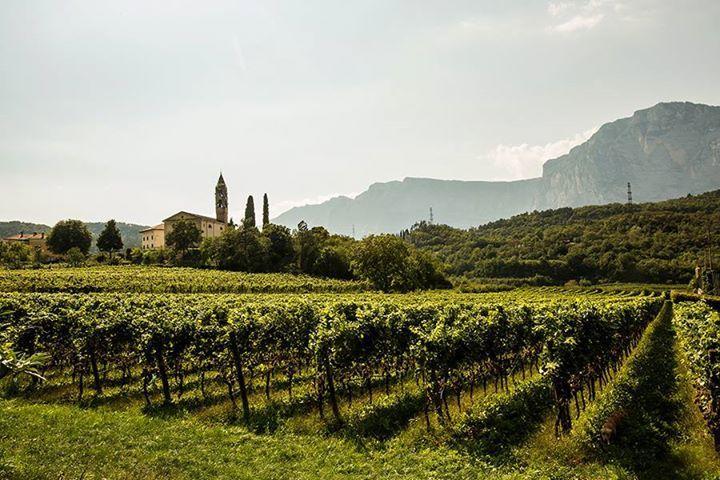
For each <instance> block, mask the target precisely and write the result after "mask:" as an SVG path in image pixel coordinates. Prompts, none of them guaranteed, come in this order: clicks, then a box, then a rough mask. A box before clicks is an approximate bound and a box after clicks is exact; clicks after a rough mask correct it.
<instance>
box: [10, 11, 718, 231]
mask: <svg viewBox="0 0 720 480" xmlns="http://www.w3.org/2000/svg"><path fill="white" fill-rule="evenodd" d="M719 19H720V1H718V0H684V1H666V0H655V1H652V0H623V1H619V0H618V1H616V0H589V1H588V0H583V1H572V0H570V1H556V2H547V1H517V2H512V1H502V2H500V1H478V0H472V1H470V0H469V1H450V0H444V1H437V0H436V1H425V0H423V1H420V0H407V1H391V0H362V1H361V0H356V1H347V0H332V1H313V0H296V1H289V0H288V1H268V0H263V1H217V2H213V1H208V0H204V1H202V2H201V1H195V0H193V1H157V0H155V1H148V0H142V1H130V0H116V1H99V0H87V1H68V0H64V1H57V0H48V1H34V0H17V1H15V0H2V2H0V198H2V201H1V202H0V220H13V219H22V220H27V221H37V222H44V223H53V222H55V221H56V220H58V219H60V218H80V219H83V220H105V219H107V218H110V217H115V218H116V219H118V220H123V221H131V222H136V223H144V224H151V223H157V222H158V221H160V220H162V219H163V218H165V217H166V216H168V215H170V214H172V213H174V212H175V211H178V210H190V211H194V212H197V213H204V214H211V213H213V212H214V205H213V191H214V185H215V181H216V179H217V175H218V172H219V171H220V170H222V171H223V173H224V175H225V179H226V180H227V183H228V188H229V196H230V204H231V212H232V214H233V215H234V216H235V218H236V219H237V218H239V217H240V216H241V213H240V212H242V211H243V209H244V203H245V198H246V197H247V195H248V194H253V195H255V196H256V204H258V203H260V202H259V201H258V200H259V199H258V198H257V197H259V196H261V195H262V193H263V192H267V193H268V195H269V197H270V202H271V213H272V215H273V216H274V215H276V214H279V213H280V212H281V211H282V210H285V209H287V208H289V207H290V206H292V205H297V204H303V203H308V202H318V201H320V200H323V199H326V198H328V197H330V196H334V195H337V194H356V193H358V192H361V191H363V190H364V189H365V188H367V187H368V185H370V184H371V183H373V182H377V181H388V180H396V179H397V180H399V179H402V178H403V177H406V176H415V177H434V178H448V179H468V180H493V179H515V178H526V177H532V176H538V175H539V174H540V171H541V164H542V161H543V160H546V159H548V158H552V157H554V156H557V155H560V154H562V153H565V152H566V151H567V150H568V149H569V148H570V147H571V146H572V145H575V144H577V143H579V142H582V141H583V140H584V139H585V138H587V137H588V136H589V135H590V134H591V133H592V132H593V131H594V129H595V128H597V127H599V126H600V125H601V124H602V123H604V122H606V121H610V120H613V119H616V118H619V117H625V116H629V115H631V114H632V112H633V111H634V110H637V109H640V108H646V107H650V106H652V105H654V104H656V103H657V102H660V101H668V100H690V101H695V102H702V103H709V104H716V105H717V104H720V83H719V81H720V30H718V20H719Z"/></svg>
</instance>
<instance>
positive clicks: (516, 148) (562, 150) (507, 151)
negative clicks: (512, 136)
mask: <svg viewBox="0 0 720 480" xmlns="http://www.w3.org/2000/svg"><path fill="white" fill-rule="evenodd" d="M597 130H598V129H597V128H591V129H589V130H586V131H584V132H581V133H578V134H576V135H574V136H572V137H570V138H563V139H561V140H557V141H555V142H550V143H547V144H545V145H528V144H527V143H522V144H520V145H504V144H500V145H497V146H496V147H495V148H493V149H492V150H491V151H489V152H488V153H486V154H485V155H483V156H482V157H481V158H482V159H484V160H486V161H487V160H489V161H490V162H491V163H492V164H493V166H495V167H496V168H497V169H499V170H502V171H505V172H507V173H506V175H503V177H502V178H496V180H519V179H523V178H534V177H539V176H540V175H542V165H543V163H545V162H546V161H547V160H550V159H552V158H557V157H559V156H561V155H564V154H566V153H568V152H569V151H570V149H572V148H573V147H575V146H577V145H580V144H581V143H583V142H585V141H586V140H587V139H589V138H590V137H591V136H592V135H593V134H594V133H595V132H596V131H597Z"/></svg>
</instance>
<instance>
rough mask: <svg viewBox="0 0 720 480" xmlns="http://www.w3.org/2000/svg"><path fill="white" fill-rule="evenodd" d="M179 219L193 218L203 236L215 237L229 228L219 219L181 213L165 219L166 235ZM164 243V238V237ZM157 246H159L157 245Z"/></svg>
mask: <svg viewBox="0 0 720 480" xmlns="http://www.w3.org/2000/svg"><path fill="white" fill-rule="evenodd" d="M178 220H191V221H193V223H195V226H196V227H198V228H199V229H200V232H201V234H202V238H215V237H219V236H220V235H222V234H223V232H224V231H225V229H227V228H228V226H227V224H225V223H223V222H219V221H217V220H211V219H209V218H205V217H198V216H195V215H192V214H185V213H182V214H179V215H177V216H174V217H173V218H172V220H167V221H165V232H164V234H165V235H169V234H170V232H172V229H173V225H174V224H175V223H176V222H177V221H178ZM163 245H164V239H163ZM155 248H157V247H155Z"/></svg>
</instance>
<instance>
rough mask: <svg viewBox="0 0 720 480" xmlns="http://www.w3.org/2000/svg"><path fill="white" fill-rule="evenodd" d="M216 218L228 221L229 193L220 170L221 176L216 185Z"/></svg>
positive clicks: (224, 221)
mask: <svg viewBox="0 0 720 480" xmlns="http://www.w3.org/2000/svg"><path fill="white" fill-rule="evenodd" d="M215 218H216V219H217V220H218V222H223V223H227V221H228V193H227V185H225V179H224V178H223V176H222V172H220V178H218V181H217V185H215Z"/></svg>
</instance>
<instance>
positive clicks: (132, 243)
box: [0, 220, 148, 250]
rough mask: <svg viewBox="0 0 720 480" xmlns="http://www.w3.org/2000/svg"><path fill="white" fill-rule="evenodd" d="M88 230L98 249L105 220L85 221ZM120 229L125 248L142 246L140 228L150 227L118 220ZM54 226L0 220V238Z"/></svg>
mask: <svg viewBox="0 0 720 480" xmlns="http://www.w3.org/2000/svg"><path fill="white" fill-rule="evenodd" d="M85 226H87V228H88V230H90V233H91V234H92V236H93V243H92V249H93V250H96V249H97V248H96V246H95V240H97V237H98V236H99V235H100V232H102V231H103V229H104V228H105V222H85ZM117 227H118V230H120V236H121V237H122V240H123V244H124V248H135V247H139V246H140V230H143V229H145V228H148V227H146V226H144V225H136V224H134V223H124V222H117ZM50 230H52V227H49V226H48V225H43V224H41V223H27V222H20V221H17V220H15V221H11V222H0V238H4V237H9V236H11V235H16V234H18V233H22V232H24V233H33V232H37V233H41V232H46V233H47V232H49V231H50Z"/></svg>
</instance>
